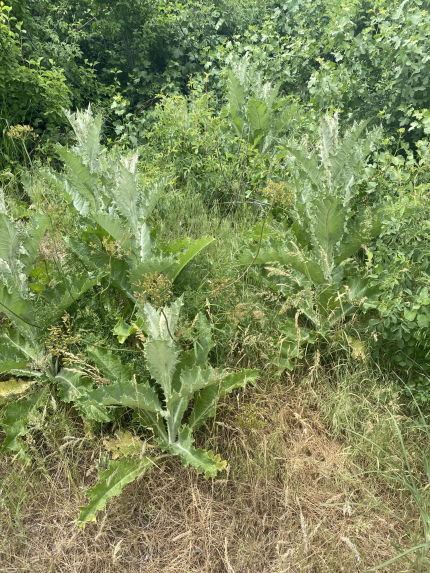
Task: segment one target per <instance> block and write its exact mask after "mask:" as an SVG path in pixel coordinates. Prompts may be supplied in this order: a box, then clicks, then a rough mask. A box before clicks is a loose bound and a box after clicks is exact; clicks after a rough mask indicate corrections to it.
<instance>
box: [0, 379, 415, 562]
mask: <svg viewBox="0 0 430 573" xmlns="http://www.w3.org/2000/svg"><path fill="white" fill-rule="evenodd" d="M75 426H76V424H75ZM212 430H213V437H212V438H211V442H210V444H207V443H206V445H210V446H211V447H213V448H214V449H216V450H217V451H218V452H220V453H221V454H222V455H223V456H224V457H225V458H227V459H228V460H229V467H228V471H227V473H225V474H224V475H222V474H221V475H220V477H219V478H218V479H215V480H210V481H206V480H204V479H203V478H202V477H201V476H197V475H196V474H195V472H194V471H193V470H191V469H186V468H183V467H182V466H181V465H180V463H178V462H176V461H170V462H168V463H166V464H165V465H163V466H162V467H160V468H159V469H156V468H155V469H154V470H153V471H152V472H151V473H150V474H149V475H146V476H144V477H143V478H142V479H141V480H140V481H138V482H136V483H134V484H131V485H130V486H128V487H127V488H126V489H125V491H124V492H123V495H122V496H121V497H120V498H118V499H115V500H114V501H112V502H111V503H110V504H109V505H108V509H107V511H106V512H104V513H101V514H100V516H99V519H98V523H96V524H89V525H88V526H87V527H86V529H85V530H84V531H82V530H80V529H78V528H76V526H75V525H74V520H75V519H76V517H77V511H78V509H77V508H78V505H82V504H83V503H85V495H84V490H85V487H87V486H89V485H91V484H92V483H94V481H95V479H96V469H95V464H94V459H95V457H97V456H98V451H97V448H98V445H97V444H95V443H94V441H91V440H90V439H89V438H88V439H84V440H82V439H76V440H73V439H72V438H71V437H70V436H69V437H65V436H64V437H63V438H62V439H61V441H60V443H58V445H57V446H54V445H52V444H51V446H50V447H47V446H46V445H45V446H44V448H45V449H44V451H43V457H40V459H41V461H40V464H39V466H40V467H35V466H36V464H35V466H33V467H32V468H31V470H30V469H29V468H27V469H23V470H22V472H21V473H19V471H18V469H17V465H16V463H15V465H14V466H12V465H11V460H10V459H7V458H6V457H3V458H2V460H1V461H0V464H1V465H0V480H1V482H0V483H1V485H0V488H1V490H2V493H1V502H0V503H1V506H0V511H1V513H0V536H1V546H0V571H1V572H2V573H18V572H19V573H24V572H28V573H48V572H55V573H57V572H58V573H60V572H61V573H72V572H73V573H78V572H79V573H84V572H85V573H102V572H103V573H114V572H115V573H120V572H121V573H224V572H226V573H282V572H289V573H303V572H307V573H324V572H327V573H336V572H345V573H357V572H361V571H365V569H366V568H367V567H370V566H375V565H377V564H378V563H381V562H383V561H385V560H387V559H388V558H390V557H392V556H393V555H394V554H395V551H394V549H393V548H392V547H391V546H390V542H391V541H392V540H396V541H397V540H399V539H400V540H401V539H402V537H403V536H404V534H405V532H404V531H402V529H401V528H400V526H399V523H398V522H397V521H396V520H394V519H392V518H390V517H387V516H386V515H385V514H384V513H382V512H380V511H378V510H372V509H370V508H366V507H360V506H356V505H354V504H356V503H358V504H364V505H367V506H369V505H371V504H372V503H374V498H375V496H376V498H377V499H380V500H382V501H383V502H384V503H385V504H386V505H388V506H389V507H391V508H397V509H398V508H399V504H401V503H402V502H401V500H399V499H398V498H397V497H394V496H393V493H392V492H391V490H389V489H388V488H384V486H383V485H382V484H379V485H378V483H377V482H376V481H375V478H370V476H369V477H364V476H359V475H358V474H359V472H360V468H358V467H356V466H354V465H353V463H352V462H351V461H350V460H349V458H348V456H347V455H346V453H345V451H344V448H343V446H342V444H341V443H339V442H337V441H335V440H333V438H332V437H331V436H330V433H329V432H328V430H327V428H326V427H325V425H324V424H323V422H322V415H321V413H320V412H319V411H318V409H317V408H316V407H315V404H313V403H312V401H311V399H310V398H309V394H307V393H306V392H305V391H304V390H300V389H297V388H290V389H288V388H286V386H285V385H281V384H279V385H276V386H272V387H270V388H269V389H268V390H267V391H265V389H263V388H260V389H258V388H255V389H252V390H248V391H246V392H244V393H242V394H240V395H238V396H236V397H234V396H233V397H230V398H229V399H228V400H226V401H225V402H224V403H223V404H222V405H221V408H220V409H219V411H218V417H217V420H216V421H214V422H213V428H212ZM69 431H70V430H69ZM76 433H77V430H76ZM80 435H81V436H82V435H83V434H82V433H81V434H80ZM77 438H79V436H77ZM203 440H204V433H202V434H201V436H200V442H201V443H204V442H203ZM65 444H66V445H65ZM95 452H96V453H95ZM371 479H372V481H371ZM381 571H382V570H381ZM384 571H385V572H388V571H390V572H397V571H405V569H402V568H401V567H400V565H399V564H398V563H397V564H394V565H393V566H392V567H391V568H386V569H385V570H384Z"/></svg>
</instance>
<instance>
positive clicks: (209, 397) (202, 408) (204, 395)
mask: <svg viewBox="0 0 430 573" xmlns="http://www.w3.org/2000/svg"><path fill="white" fill-rule="evenodd" d="M258 375H259V371H258V370H241V371H240V372H230V373H229V374H227V375H225V376H224V377H223V378H221V379H220V380H219V382H217V383H216V384H214V385H212V386H207V387H206V388H203V389H202V390H200V391H199V392H197V393H196V394H195V397H194V406H193V410H192V412H191V415H190V418H189V420H188V425H189V427H190V428H191V429H192V430H196V429H197V428H200V426H201V425H202V424H204V423H205V422H206V420H207V419H208V418H210V417H212V416H214V415H215V409H216V404H217V402H218V399H219V398H220V397H221V396H225V395H226V394H229V393H230V392H232V391H233V390H234V389H235V388H243V387H244V386H245V384H246V383H248V382H249V383H253V382H255V380H256V379H257V377H258Z"/></svg>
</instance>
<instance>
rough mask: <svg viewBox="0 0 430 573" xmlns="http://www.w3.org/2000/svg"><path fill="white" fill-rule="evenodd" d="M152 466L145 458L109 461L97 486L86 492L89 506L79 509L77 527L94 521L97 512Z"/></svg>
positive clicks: (149, 460) (148, 459)
mask: <svg viewBox="0 0 430 573" xmlns="http://www.w3.org/2000/svg"><path fill="white" fill-rule="evenodd" d="M153 464H154V462H153V461H152V460H151V459H150V458H147V457H144V458H137V457H133V458H121V459H120V460H118V461H115V460H110V462H109V468H108V469H107V470H106V471H104V472H101V473H100V474H99V482H98V484H97V485H96V486H95V487H93V488H91V489H89V490H88V491H87V497H88V499H89V504H88V505H87V506H84V507H80V508H79V509H80V513H79V518H78V522H77V523H78V525H79V526H80V527H85V524H86V523H88V522H89V521H96V513H97V511H100V510H102V509H104V508H105V507H106V503H107V501H108V500H109V499H110V498H112V497H117V496H119V495H120V494H121V492H122V490H123V488H124V487H125V486H126V485H127V484H129V483H131V482H132V481H134V480H135V479H136V478H138V477H139V476H141V475H142V474H143V473H145V472H146V471H147V470H148V469H149V468H150V467H151V466H152V465H153Z"/></svg>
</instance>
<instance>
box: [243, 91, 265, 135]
mask: <svg viewBox="0 0 430 573" xmlns="http://www.w3.org/2000/svg"><path fill="white" fill-rule="evenodd" d="M246 116H247V118H248V121H249V123H250V124H251V130H252V132H253V135H254V132H262V133H261V135H264V134H265V132H266V131H267V130H268V129H269V128H270V125H271V122H270V117H271V111H270V109H269V108H268V107H267V105H266V104H265V103H264V102H262V101H258V100H256V99H255V98H251V99H250V100H249V102H248V107H247V110H246ZM256 136H257V133H255V135H254V137H256Z"/></svg>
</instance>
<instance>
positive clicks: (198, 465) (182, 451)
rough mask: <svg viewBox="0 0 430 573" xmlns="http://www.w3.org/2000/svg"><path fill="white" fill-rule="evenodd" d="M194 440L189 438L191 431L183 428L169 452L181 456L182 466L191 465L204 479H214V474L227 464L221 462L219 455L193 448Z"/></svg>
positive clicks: (186, 427) (185, 427)
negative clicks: (202, 474)
mask: <svg viewBox="0 0 430 573" xmlns="http://www.w3.org/2000/svg"><path fill="white" fill-rule="evenodd" d="M193 442H194V439H193V437H192V436H191V429H190V428H189V427H188V426H183V427H182V428H181V429H180V430H179V432H178V441H177V442H175V443H174V444H171V445H170V447H169V450H170V451H171V452H172V453H174V454H177V455H179V456H181V458H182V463H183V464H184V466H188V465H191V466H193V467H194V468H195V469H196V470H198V471H200V472H203V473H204V474H205V477H206V478H208V477H215V476H216V474H217V473H218V472H219V471H221V470H223V469H224V468H225V467H226V465H227V462H226V461H221V458H220V456H219V455H217V456H214V455H213V453H212V452H211V451H208V452H205V451H204V450H202V449H201V448H199V449H196V448H194V447H193V445H192V444H193Z"/></svg>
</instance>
